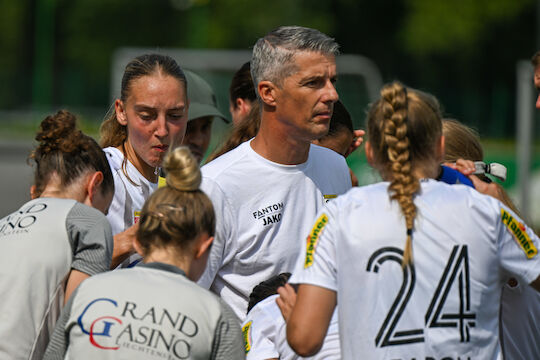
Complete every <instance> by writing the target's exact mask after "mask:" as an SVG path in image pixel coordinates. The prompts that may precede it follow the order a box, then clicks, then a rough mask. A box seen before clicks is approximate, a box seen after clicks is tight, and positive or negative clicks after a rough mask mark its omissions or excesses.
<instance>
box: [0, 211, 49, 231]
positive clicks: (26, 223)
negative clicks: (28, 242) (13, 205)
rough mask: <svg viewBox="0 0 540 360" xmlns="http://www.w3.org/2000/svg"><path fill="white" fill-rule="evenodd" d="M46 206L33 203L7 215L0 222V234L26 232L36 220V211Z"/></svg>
mask: <svg viewBox="0 0 540 360" xmlns="http://www.w3.org/2000/svg"><path fill="white" fill-rule="evenodd" d="M46 208H47V204H44V203H34V204H32V205H30V206H28V207H25V208H22V209H20V210H19V211H17V212H14V213H12V214H10V215H8V216H7V217H5V218H4V219H3V221H2V222H0V236H2V235H11V234H19V233H26V232H28V231H29V228H30V227H31V226H32V225H34V223H35V222H36V221H37V213H39V212H41V211H43V210H45V209H46Z"/></svg>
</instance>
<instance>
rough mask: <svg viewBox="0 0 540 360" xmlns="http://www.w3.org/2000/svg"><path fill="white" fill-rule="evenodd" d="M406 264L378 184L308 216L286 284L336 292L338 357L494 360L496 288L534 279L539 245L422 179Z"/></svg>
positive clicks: (487, 207) (470, 196)
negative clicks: (302, 246) (303, 244)
mask: <svg viewBox="0 0 540 360" xmlns="http://www.w3.org/2000/svg"><path fill="white" fill-rule="evenodd" d="M414 201H415V204H416V206H417V209H418V216H417V218H416V221H415V227H414V232H413V236H412V247H413V257H414V262H413V264H412V265H407V266H406V267H405V268H403V269H402V266H401V261H402V258H403V250H402V249H403V248H404V245H405V237H406V236H405V229H406V227H405V220H404V217H403V216H402V215H401V212H400V208H399V205H398V204H397V202H395V201H393V202H390V200H389V196H388V183H379V184H375V185H372V186H366V187H363V188H359V189H354V190H352V191H351V192H349V193H348V194H347V195H346V196H343V197H341V198H339V199H337V200H336V201H335V202H332V203H330V204H328V206H327V208H326V209H324V210H323V211H322V212H321V213H320V214H319V215H318V217H317V220H316V223H315V226H314V227H313V229H312V231H311V232H310V235H309V237H308V240H307V243H308V244H307V250H306V253H305V254H304V255H303V256H300V258H299V261H298V264H297V270H296V271H295V272H293V275H292V278H291V279H290V282H291V283H306V284H314V285H318V286H322V287H325V288H328V289H331V290H334V291H336V292H337V301H338V303H339V326H340V334H341V350H342V354H343V358H344V359H356V358H358V354H362V355H363V359H407V360H410V359H413V358H415V359H424V358H434V359H441V358H449V359H457V358H459V359H461V360H463V359H495V358H496V357H497V355H498V334H499V331H498V323H499V306H500V299H501V289H502V286H503V284H505V283H506V281H507V280H508V277H509V276H514V277H516V278H517V279H518V280H519V281H522V282H523V283H524V284H529V283H531V282H532V281H534V280H535V279H536V278H537V277H538V276H539V275H540V256H538V254H537V253H538V250H537V249H538V247H539V246H540V244H539V239H538V237H536V235H535V234H534V233H533V231H531V230H530V229H529V228H527V227H526V226H525V225H523V223H522V222H521V220H520V219H519V218H517V217H516V215H515V214H513V213H512V212H511V211H510V210H508V209H507V208H506V207H505V206H504V205H502V204H501V203H500V202H498V201H497V200H495V199H493V198H491V197H488V196H485V195H482V194H479V193H478V192H476V191H475V190H474V189H472V188H468V187H466V186H462V185H447V184H443V183H439V182H436V181H434V180H427V181H422V183H421V192H420V193H419V194H418V195H417V196H416V197H415V200H414Z"/></svg>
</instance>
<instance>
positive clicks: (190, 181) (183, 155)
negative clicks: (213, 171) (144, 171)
mask: <svg viewBox="0 0 540 360" xmlns="http://www.w3.org/2000/svg"><path fill="white" fill-rule="evenodd" d="M163 168H164V169H165V171H166V172H167V185H168V186H170V187H172V188H174V189H176V190H180V191H196V190H199V186H200V185H201V180H202V176H201V170H200V168H199V163H198V162H197V160H196V159H195V157H194V156H193V154H192V153H191V151H190V150H189V148H187V147H186V146H180V147H177V148H176V149H174V150H173V151H172V152H170V153H169V154H167V156H166V157H165V159H164V161H163Z"/></svg>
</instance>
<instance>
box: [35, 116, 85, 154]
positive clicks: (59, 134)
mask: <svg viewBox="0 0 540 360" xmlns="http://www.w3.org/2000/svg"><path fill="white" fill-rule="evenodd" d="M81 136H82V133H81V131H80V130H78V129H77V125H76V118H75V115H73V114H72V113H70V112H69V111H67V110H59V111H58V112H57V113H56V114H54V115H49V116H47V117H46V118H45V119H44V120H43V121H42V122H41V124H40V126H39V131H38V133H37V135H36V138H35V139H36V140H37V141H39V143H40V144H39V146H38V149H39V152H40V153H42V154H46V153H49V152H52V151H61V152H64V153H69V152H72V151H74V150H75V149H77V147H78V146H79V140H80V138H81Z"/></svg>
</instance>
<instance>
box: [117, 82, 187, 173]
mask: <svg viewBox="0 0 540 360" xmlns="http://www.w3.org/2000/svg"><path fill="white" fill-rule="evenodd" d="M130 85H131V86H130V91H129V95H128V97H127V99H126V100H125V101H121V100H117V101H116V103H115V109H116V117H117V119H118V122H119V123H120V124H122V125H124V126H127V132H128V138H127V142H126V147H128V149H127V150H126V152H127V153H128V158H129V160H130V161H131V162H132V163H133V165H135V167H136V168H137V169H138V170H139V171H141V173H142V174H143V175H144V174H145V173H146V172H148V170H149V169H152V170H153V169H154V168H156V167H158V166H161V162H162V160H163V157H164V155H165V154H166V152H167V150H168V149H169V148H173V147H174V146H177V145H179V144H180V143H181V142H182V139H183V138H184V134H185V131H186V123H187V111H188V102H187V96H186V92H185V86H184V84H183V83H182V82H180V81H179V80H177V79H176V78H174V77H172V76H170V75H162V74H159V73H156V74H153V75H148V76H143V77H141V78H138V79H135V80H133V81H132V82H131V84H130ZM130 150H133V152H134V153H135V156H134V157H135V158H132V157H130V156H129V155H130Z"/></svg>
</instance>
